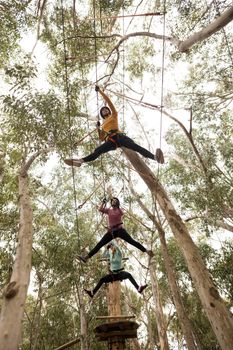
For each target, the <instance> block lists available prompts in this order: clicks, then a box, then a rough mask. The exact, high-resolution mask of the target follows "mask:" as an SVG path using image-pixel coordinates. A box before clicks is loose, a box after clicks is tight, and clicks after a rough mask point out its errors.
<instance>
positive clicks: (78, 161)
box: [64, 159, 83, 167]
mask: <svg viewBox="0 0 233 350" xmlns="http://www.w3.org/2000/svg"><path fill="white" fill-rule="evenodd" d="M64 162H65V163H66V164H67V165H70V166H77V167H80V166H81V165H82V163H83V160H82V159H65V160H64Z"/></svg>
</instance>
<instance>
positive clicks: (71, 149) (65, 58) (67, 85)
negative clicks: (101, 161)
mask: <svg viewBox="0 0 233 350" xmlns="http://www.w3.org/2000/svg"><path fill="white" fill-rule="evenodd" d="M61 14H62V35H63V50H64V68H65V77H64V78H65V90H66V111H67V115H68V124H69V131H68V134H69V140H70V155H71V156H72V153H73V140H72V133H71V126H72V125H71V112H70V87H69V78H68V67H67V48H66V37H65V15H64V6H63V0H61ZM72 182H73V193H74V206H75V217H76V229H77V233H78V249H80V233H79V224H78V215H77V195H76V187H75V178H74V167H73V166H72Z"/></svg>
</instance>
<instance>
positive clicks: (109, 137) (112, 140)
mask: <svg viewBox="0 0 233 350" xmlns="http://www.w3.org/2000/svg"><path fill="white" fill-rule="evenodd" d="M115 135H117V134H111V135H109V136H107V138H106V140H108V141H111V142H113V143H115V145H116V148H117V147H120V146H119V144H118V143H117V141H116V140H114V139H113V138H112V136H115Z"/></svg>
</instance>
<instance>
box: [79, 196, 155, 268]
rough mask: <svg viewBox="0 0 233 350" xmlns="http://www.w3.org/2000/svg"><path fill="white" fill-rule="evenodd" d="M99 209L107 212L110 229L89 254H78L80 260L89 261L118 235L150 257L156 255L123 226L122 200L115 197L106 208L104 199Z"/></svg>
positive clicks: (104, 212)
mask: <svg viewBox="0 0 233 350" xmlns="http://www.w3.org/2000/svg"><path fill="white" fill-rule="evenodd" d="M99 211H100V212H101V213H103V214H106V215H107V217H108V231H107V232H106V233H105V235H104V236H103V237H102V238H101V240H100V241H99V242H98V243H97V244H96V246H95V247H94V248H93V249H92V250H91V251H90V252H89V253H88V254H87V255H84V256H83V255H78V259H79V260H81V261H82V262H87V260H88V259H90V258H91V257H92V256H93V255H95V254H96V253H97V252H98V251H99V250H100V249H101V248H102V247H103V246H104V245H105V244H108V243H109V242H110V241H111V240H112V239H114V238H118V237H119V238H121V239H123V240H125V241H126V242H127V243H129V244H131V245H133V246H134V247H136V248H138V249H140V250H141V251H142V252H144V253H147V254H148V255H149V256H150V257H152V256H153V255H154V254H153V252H152V251H151V250H148V249H146V248H145V247H144V246H143V245H142V244H141V243H139V242H137V241H135V239H133V238H132V237H131V236H130V235H129V233H128V232H127V231H126V230H125V229H124V228H123V222H122V217H123V215H124V213H123V211H122V209H121V208H120V201H119V199H118V198H116V197H113V198H112V199H111V207H110V208H106V200H103V202H102V204H101V205H100V207H99Z"/></svg>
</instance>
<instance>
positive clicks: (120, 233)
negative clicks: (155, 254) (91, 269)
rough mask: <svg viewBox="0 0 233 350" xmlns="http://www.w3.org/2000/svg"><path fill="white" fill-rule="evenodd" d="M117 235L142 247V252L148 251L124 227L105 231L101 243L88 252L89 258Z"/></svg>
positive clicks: (137, 246)
mask: <svg viewBox="0 0 233 350" xmlns="http://www.w3.org/2000/svg"><path fill="white" fill-rule="evenodd" d="M117 237H120V238H121V239H123V240H124V241H126V242H127V243H129V244H132V245H133V246H134V247H136V248H138V249H140V250H141V251H142V252H146V248H145V247H143V245H141V243H139V242H137V241H135V240H134V239H133V238H132V237H131V236H130V235H129V234H128V232H127V231H126V230H125V229H124V228H118V229H113V230H112V231H108V232H107V233H105V235H104V236H103V237H102V238H101V240H100V241H99V243H97V244H96V246H95V247H94V248H93V249H92V250H91V251H90V252H89V253H88V256H89V258H91V257H92V256H93V255H95V254H96V253H97V252H98V251H99V250H100V248H102V247H103V246H104V245H105V244H107V243H109V242H110V241H111V240H112V239H114V238H117Z"/></svg>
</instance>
